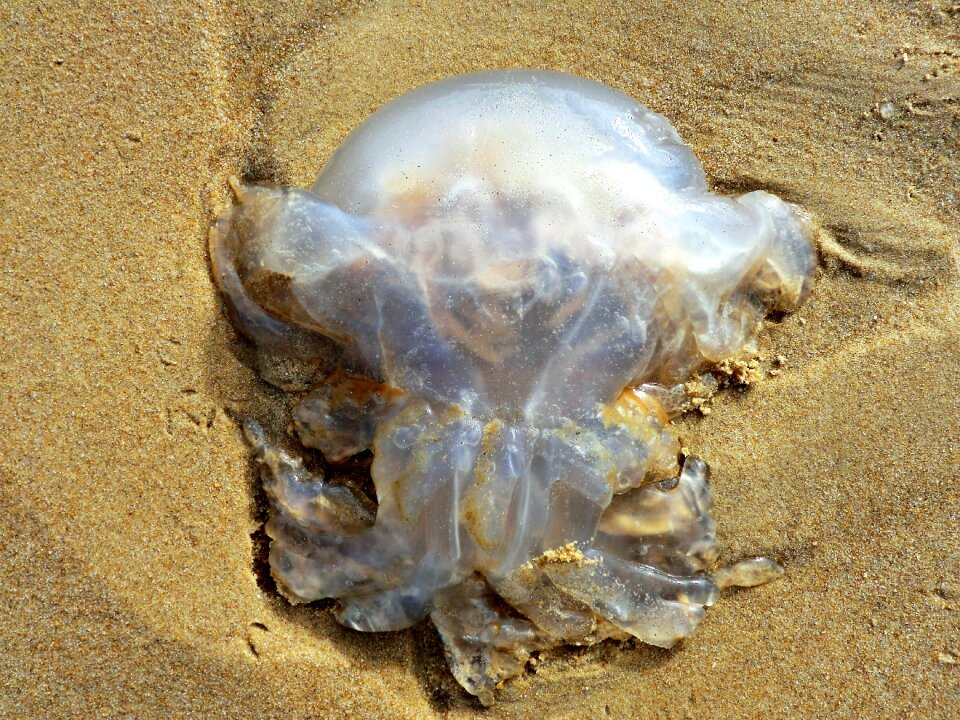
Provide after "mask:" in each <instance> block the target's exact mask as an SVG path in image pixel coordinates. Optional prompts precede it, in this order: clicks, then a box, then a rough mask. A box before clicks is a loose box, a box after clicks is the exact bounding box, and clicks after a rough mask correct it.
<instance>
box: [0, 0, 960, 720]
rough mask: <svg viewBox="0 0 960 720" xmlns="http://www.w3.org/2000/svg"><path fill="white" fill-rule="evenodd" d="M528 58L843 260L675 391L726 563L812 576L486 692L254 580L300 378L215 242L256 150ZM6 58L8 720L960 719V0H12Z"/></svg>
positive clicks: (272, 161) (3, 322)
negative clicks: (757, 194) (785, 210)
mask: <svg viewBox="0 0 960 720" xmlns="http://www.w3.org/2000/svg"><path fill="white" fill-rule="evenodd" d="M509 66H530V67H542V68H550V69H556V70H564V71H568V72H574V73H577V74H581V75H585V76H588V77H592V78H595V79H598V80H601V81H603V82H605V83H607V84H610V85H612V86H613V87H616V88H618V89H620V90H623V91H624V92H627V93H629V94H631V95H633V96H635V97H637V98H638V99H639V100H640V101H641V102H643V103H645V104H647V105H648V106H649V107H651V108H652V109H654V110H656V111H658V112H661V113H664V114H665V115H667V116H668V117H669V118H670V119H671V120H672V121H673V122H674V124H675V125H676V126H677V128H678V130H679V131H680V133H681V135H683V137H684V138H685V139H686V140H687V141H688V142H689V143H690V144H691V146H692V147H693V148H694V150H695V151H696V153H697V154H698V156H699V157H700V158H701V160H702V161H703V163H704V166H705V168H706V171H707V175H708V177H709V178H710V179H711V181H712V182H713V183H714V186H715V187H716V188H717V189H719V190H722V191H724V192H741V191H747V190H753V189H758V188H762V189H767V190H770V191H772V192H775V193H777V194H779V195H780V196H782V197H784V198H785V199H788V200H791V201H793V202H796V203H799V204H800V205H802V206H803V207H805V208H806V209H807V210H808V211H809V212H810V213H811V215H812V216H813V218H814V219H815V221H816V222H817V223H818V225H819V227H820V229H821V230H820V242H821V253H820V260H821V266H820V268H819V270H818V272H817V278H816V285H815V288H814V292H813V295H812V296H811V298H810V300H809V301H808V303H807V305H806V306H805V307H804V308H803V310H802V311H801V312H800V313H798V314H795V315H791V316H787V317H786V318H783V319H781V320H779V321H778V322H771V323H769V327H768V329H767V330H766V332H765V333H764V335H763V336H762V337H761V350H762V353H763V354H764V355H765V356H766V358H767V359H766V360H763V361H761V363H760V372H761V374H762V375H763V376H764V379H763V380H762V381H760V382H758V383H756V384H754V385H752V386H751V387H750V388H749V389H748V390H745V391H738V390H725V391H724V392H722V393H721V394H720V395H719V396H718V397H717V398H715V399H714V401H713V402H712V412H710V413H709V414H708V415H706V416H703V417H701V416H699V415H697V416H689V417H686V418H685V419H684V420H682V421H681V426H682V428H681V429H682V435H683V439H684V444H685V445H686V446H687V447H688V448H690V450H691V451H693V452H696V453H697V454H699V455H701V456H702V457H704V459H706V460H707V461H708V462H709V463H710V464H711V466H712V469H713V476H712V477H713V484H714V488H715V491H716V495H717V506H716V516H717V518H718V520H719V537H720V541H721V544H722V546H723V548H724V560H737V559H739V558H742V557H746V556H749V555H753V554H766V555H769V556H771V557H774V558H776V559H778V560H779V561H780V562H781V563H782V564H783V565H784V566H785V568H786V570H787V574H786V576H785V577H784V578H782V579H780V580H778V581H776V582H774V583H772V584H770V585H767V586H764V587H761V588H757V589H753V590H748V591H742V592H738V593H732V594H729V595H728V596H726V597H724V598H723V599H722V600H721V601H720V602H719V603H718V604H717V605H716V607H714V608H713V609H711V610H710V612H709V613H708V616H707V619H706V620H705V621H704V623H703V625H702V627H701V629H700V631H699V632H698V633H697V635H695V636H694V637H693V638H691V639H690V640H688V641H686V642H684V643H683V644H682V645H681V646H679V647H677V648H675V649H674V650H671V651H664V650H659V649H656V648H651V647H644V646H635V645H632V644H624V645H618V644H616V643H603V644H600V645H598V646H595V647H593V648H590V649H581V650H576V649H570V650H563V651H556V652H552V653H550V654H548V655H547V656H546V657H545V658H543V659H542V661H541V662H540V663H539V665H538V666H537V667H536V668H535V671H531V672H530V673H528V674H527V675H526V676H524V677H521V678H519V679H517V680H516V681H513V682H510V683H508V684H507V685H506V687H505V688H504V689H503V690H502V691H501V692H500V695H499V703H498V704H497V705H496V706H495V707H494V708H493V709H492V710H490V711H486V712H484V711H482V710H481V709H480V707H479V705H478V704H477V703H476V701H475V700H473V699H472V698H470V697H469V696H467V695H466V693H464V692H463V691H462V690H461V689H460V688H459V686H457V684H456V683H455V681H454V680H453V678H452V676H450V674H449V672H448V670H447V668H446V665H445V662H444V659H443V656H442V652H441V649H440V645H439V641H438V640H437V638H436V634H435V632H434V630H433V628H432V627H430V626H429V625H428V624H421V625H420V626H417V627H416V628H414V629H412V630H410V631H405V632H399V633H392V634H381V635H362V634H359V633H355V632H352V631H349V630H346V629H343V628H341V627H339V626H338V625H337V624H336V623H335V622H334V620H333V619H332V617H331V615H330V613H329V610H328V609H326V606H323V605H321V606H320V607H316V606H305V607H304V606H301V607H292V606H290V605H289V604H288V603H287V602H286V601H284V600H283V599H281V598H280V597H278V595H277V594H276V592H275V590H274V589H273V588H272V587H271V586H270V583H269V581H267V580H265V579H264V578H263V576H262V573H260V574H259V575H258V570H259V568H258V567H257V566H256V563H255V562H254V559H255V558H256V557H262V547H261V544H262V535H261V534H260V533H259V532H258V530H259V527H260V524H261V522H262V520H263V508H262V507H261V506H260V505H259V503H260V502H262V497H261V496H260V494H259V493H258V492H257V490H256V482H255V477H254V469H253V466H252V464H251V462H250V456H249V452H248V449H247V448H246V446H245V445H244V442H243V439H242V435H241V431H240V429H239V425H238V419H239V418H242V417H245V416H248V415H254V416H257V417H260V418H268V419H269V418H275V420H274V422H276V423H280V422H282V418H283V416H284V413H285V412H286V408H285V406H284V402H285V400H284V398H283V397H282V395H281V394H280V393H278V392H276V391H274V390H271V389H270V388H269V387H268V386H267V385H265V384H264V383H263V382H261V381H260V380H259V379H258V378H257V377H256V375H255V373H254V372H253V369H252V362H251V351H250V348H249V346H247V345H246V344H245V343H243V342H242V341H241V340H240V339H239V338H238V337H237V335H236V333H235V332H234V330H233V328H232V326H231V325H230V323H229V321H228V319H227V317H226V314H225V311H224V306H223V304H222V302H221V300H220V298H219V296H218V294H217V292H216V290H215V288H214V285H213V282H212V280H211V277H210V270H209V262H208V258H207V250H206V241H207V228H208V227H209V224H210V222H211V220H212V219H213V218H214V217H215V215H216V214H217V213H218V212H220V211H222V210H223V208H224V207H225V205H226V203H227V202H228V201H229V189H228V185H227V178H228V177H229V176H230V175H232V174H240V175H243V176H244V177H246V178H248V179H260V180H270V181H276V182H283V183H286V184H293V185H300V186H306V185H309V184H310V183H311V182H312V179H313V178H314V176H315V175H316V174H317V172H318V170H319V168H320V167H321V166H322V164H323V163H324V161H325V160H326V159H327V158H328V157H329V156H330V154H331V152H332V151H333V149H334V148H335V147H336V145H337V144H338V143H339V142H340V140H342V138H343V137H344V136H345V135H346V134H347V133H348V132H349V131H350V130H351V129H352V128H353V127H355V126H356V125H357V124H358V123H359V122H360V121H361V120H362V119H363V118H364V117H366V116H367V115H368V114H369V113H371V112H372V111H374V110H375V109H376V108H378V107H379V106H380V105H382V104H383V103H384V102H386V101H387V100H389V99H390V98H392V97H394V96H396V95H398V94H400V93H402V92H404V91H406V90H409V89H411V88H413V87H416V86H418V85H421V84H423V83H424V82H427V81H430V80H435V79H438V78H441V77H444V76H447V75H450V74H455V73H461V72H465V71H469V70H479V69H486V68H496V67H509ZM0 67H2V70H0V119H2V125H0V127H2V128H3V130H2V133H0V253H2V275H0V302H2V305H0V307H2V314H0V333H2V343H0V388H2V393H3V399H2V409H0V450H2V452H0V483H2V486H0V487H2V490H0V518H2V520H0V548H2V553H0V563H2V565H0V649H2V652H0V716H3V717H11V718H40V717H63V718H73V717H76V718H91V717H131V718H153V717H156V718H169V717H198V718H200V717H203V718H207V717H243V718H261V717H262V718H270V717H276V718H289V719H294V718H433V717H451V718H465V717H474V716H477V715H484V716H486V717H497V718H501V717H502V718H530V717H537V718H594V717H596V718H604V717H633V718H661V717H662V718H684V717H687V718H714V717H753V716H756V717H844V718H874V717H876V718H880V717H897V718H900V717H917V718H956V717H960V665H958V663H960V580H958V570H960V485H958V481H960V419H958V416H960V372H958V371H960V311H958V308H960V282H958V235H960V10H958V6H957V5H956V4H955V3H953V2H947V1H940V0H936V1H933V2H930V1H924V2H894V1H890V2H863V3H861V2H849V3H837V2H826V1H823V2H821V1H818V0H796V1H795V2H750V3H740V2H727V3H724V2H714V1H709V0H707V1H700V0H669V1H667V2H659V3H647V2H644V3H641V2H633V3H618V2H609V1H603V2H601V1H599V0H598V1H596V2H594V1H593V0H583V1H578V2H572V3H545V2H529V3H528V2H508V1H505V0H497V1H496V2H477V3H469V4H466V5H464V4H462V3H459V2H456V1H454V0H444V2H441V3H426V2H421V3H390V2H383V3H336V2H330V3H327V2H315V3H294V2H288V1H287V0H256V1H253V2H241V3H214V2H205V1H200V2H191V3H188V2H183V1H181V0H176V1H173V2H150V3H147V2H140V1H137V2H118V3H107V2H102V3H79V4H77V3H66V2H59V1H57V2H49V3H32V4H29V5H28V4H26V3H19V2H12V3H4V4H3V7H2V8H0ZM777 355H782V356H784V361H783V362H782V363H776V362H775V361H774V360H773V358H775V357H776V356H777ZM768 370H774V371H776V373H775V374H771V373H769V372H768Z"/></svg>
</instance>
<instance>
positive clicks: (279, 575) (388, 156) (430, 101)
mask: <svg viewBox="0 0 960 720" xmlns="http://www.w3.org/2000/svg"><path fill="white" fill-rule="evenodd" d="M236 192H237V197H238V201H239V202H238V204H237V205H236V206H235V207H234V209H233V211H232V212H231V213H230V214H229V215H227V216H225V217H223V218H221V219H220V220H219V221H218V223H217V224H216V225H215V227H214V230H213V232H212V233H211V238H212V239H211V254H212V259H213V265H214V272H215V275H216V278H217V281H218V283H219V285H220V287H221V289H222V290H223V291H224V293H225V295H226V297H227V299H228V301H229V303H230V306H231V308H232V310H233V315H234V318H235V320H236V322H237V324H238V325H239V327H240V328H241V329H242V330H243V331H244V332H245V333H246V334H247V335H248V336H249V337H250V338H251V339H252V340H253V341H254V342H255V343H257V345H258V346H259V347H260V348H261V349H265V350H268V351H269V352H271V353H273V355H275V356H276V355H279V356H281V357H282V356H283V355H284V354H287V355H289V356H290V358H291V359H292V360H297V359H302V357H303V356H304V355H310V354H311V353H313V354H324V353H325V352H327V349H328V348H329V347H330V343H331V342H333V343H334V344H335V345H336V346H338V347H339V350H338V351H337V354H336V355H335V356H334V357H335V358H337V363H339V367H338V371H337V372H334V373H331V374H330V375H329V376H328V377H327V378H326V379H325V380H323V381H321V382H320V383H318V384H316V385H315V386H314V387H313V389H312V390H311V391H310V393H309V394H308V395H307V396H306V397H305V398H303V399H302V400H301V401H300V403H299V405H298V406H297V408H296V410H295V411H294V424H295V427H296V429H297V431H298V433H299V436H300V439H301V440H302V441H303V443H304V445H306V446H308V447H313V448H317V449H319V450H320V451H322V452H323V453H324V454H325V455H326V456H327V458H328V459H331V460H339V459H343V458H345V457H347V456H349V455H352V454H355V453H357V452H360V451H362V450H364V449H372V451H373V456H374V460H373V465H372V471H371V472H372V479H373V482H374V485H375V487H376V493H377V507H376V510H375V512H376V515H375V519H374V516H373V514H372V512H371V509H370V507H369V502H368V501H366V500H365V498H364V497H363V496H362V494H361V493H359V492H358V491H356V490H354V489H352V488H350V487H347V486H337V485H333V484H330V483H329V482H327V481H326V480H324V478H322V477H319V476H311V475H309V474H307V473H306V471H305V470H304V468H303V465H302V463H300V462H299V460H297V459H296V458H295V457H293V456H291V455H289V454H288V453H287V452H285V451H283V450H281V449H279V448H276V447H273V446H271V445H270V444H269V443H267V442H266V440H265V439H264V438H263V436H262V433H260V432H259V430H258V429H257V428H256V426H255V425H250V426H249V427H248V437H249V438H250V440H251V443H252V444H253V446H254V447H255V448H256V451H257V457H258V460H259V462H260V465H261V469H262V476H263V480H264V486H265V488H266V490H267V493H268V495H269V498H270V502H271V505H272V508H273V512H272V515H271V519H270V522H269V523H268V525H267V532H268V533H269V535H270V536H271V538H272V539H273V542H272V544H271V551H270V561H271V565H272V568H273V573H274V576H275V578H276V579H277V582H278V585H279V587H280V589H281V591H282V592H283V593H284V594H285V595H286V596H287V597H289V598H290V599H291V600H293V601H296V602H305V601H310V600H314V599H318V598H326V597H333V598H338V599H339V603H338V609H337V611H336V612H337V617H338V619H339V620H340V621H341V622H343V623H345V624H347V625H349V626H351V627H354V628H357V629H360V630H392V629H397V628H402V627H406V626H409V625H410V624H412V623H414V622H416V621H418V620H419V619H421V618H423V617H425V616H427V615H430V616H431V617H432V618H433V620H434V622H435V623H436V625H437V627H438V628H439V630H440V633H441V636H442V637H443V640H444V643H445V645H446V647H447V650H448V655H449V658H450V663H451V667H452V669H453V671H454V674H455V675H456V676H457V678H458V680H459V681H460V682H461V683H462V684H463V685H464V687H466V688H467V689H468V690H469V691H470V692H472V693H474V694H476V695H478V696H479V697H480V699H481V700H482V701H484V702H492V699H493V695H492V688H493V687H494V686H495V685H496V683H497V682H499V681H500V680H502V679H503V678H505V677H509V676H511V675H514V674H516V673H518V672H520V671H521V670H522V668H523V666H524V664H525V663H526V660H527V658H528V657H529V654H530V652H532V651H535V650H538V649H542V648H545V647H550V646H553V645H557V644H559V643H566V642H572V643H589V642H595V641H597V640H599V639H602V638H604V637H611V636H616V637H625V636H627V635H631V636H635V637H638V638H640V639H641V640H644V641H646V642H650V643H653V644H656V645H660V646H663V647H669V646H670V645H672V644H673V643H674V642H676V641H677V640H678V639H679V638H682V637H685V636H687V635H689V634H690V633H691V632H692V631H693V630H694V629H695V627H696V625H697V623H698V622H699V620H700V618H701V617H702V615H703V608H704V606H707V605H710V604H711V603H712V602H713V601H714V599H715V598H716V595H717V591H718V590H717V584H716V582H715V581H714V580H713V578H712V576H711V575H710V574H709V572H707V571H708V570H709V569H710V567H711V563H712V562H713V561H714V560H715V558H716V546H715V541H714V535H713V527H714V524H713V520H712V518H711V516H710V492H709V488H708V486H707V484H706V466H705V465H704V464H703V463H702V462H700V461H693V462H690V461H688V462H687V464H686V465H685V466H684V468H683V472H682V474H680V475H679V478H678V479H677V477H676V476H677V473H678V467H677V462H676V457H677V450H678V448H677V441H676V438H675V435H674V433H673V431H672V430H671V428H670V427H669V417H668V414H667V411H666V410H665V409H664V407H663V406H662V405H661V400H662V399H663V398H665V397H672V396H671V394H670V392H669V391H666V390H665V388H667V387H668V386H673V385H674V384H676V383H678V382H683V381H684V380H686V379H688V378H689V377H690V376H691V374H692V373H694V372H697V371H700V370H702V369H703V368H704V367H707V366H709V365H710V364H711V363H714V362H718V361H720V360H723V359H725V358H727V357H730V356H732V355H734V354H735V353H737V352H738V351H739V350H740V349H741V348H742V347H743V346H744V345H745V344H746V343H747V342H748V341H749V340H750V339H751V334H752V332H753V330H754V328H755V326H756V324H757V321H758V320H759V319H760V318H761V317H762V316H763V315H765V314H766V313H767V312H770V311H779V312H782V311H789V310H792V309H795V308H796V307H797V306H798V305H799V304H800V303H801V302H802V300H803V299H804V297H805V296H806V294H807V292H808V289H809V284H810V280H811V276H812V272H813V265H814V255H813V248H812V243H811V239H810V233H809V230H808V228H807V224H806V221H805V220H804V217H803V215H802V213H801V212H800V211H799V210H798V209H797V208H796V207H794V206H791V205H788V204H786V203H784V202H782V201H781V200H779V199H778V198H776V197H775V196H773V195H770V194H768V193H765V192H752V193H748V194H746V195H744V196H741V197H739V198H736V199H734V198H726V197H721V196H717V195H714V194H712V193H710V192H708V190H707V187H706V182H705V179H704V175H703V171H702V169H701V167H700V164H699V163H698V162H697V160H696V158H695V157H694V155H693V154H692V153H691V151H690V150H689V149H688V148H687V147H686V146H684V145H683V144H682V142H681V141H680V138H679V137H678V135H677V133H676V132H675V131H674V129H673V128H672V127H671V126H670V124H669V122H667V120H666V119H665V118H663V117H662V116H660V115H657V114H655V113H652V112H650V111H649V110H647V109H646V108H644V107H643V106H641V105H639V104H638V103H637V102H635V101H634V100H632V99H631V98H629V97H627V96H625V95H623V94H621V93H619V92H616V91H615V90H612V89H611V88H608V87H606V86H604V85H601V84H599V83H595V82H592V81H589V80H584V79H580V78H575V77H571V76H567V75H562V74H558V73H548V72H533V71H521V70H515V71H500V72H490V73H480V74H475V75H466V76H462V77H457V78H452V79H450V80H445V81H443V82H439V83H435V84H433V85H428V86H426V87H424V88H421V89H419V90H417V91H415V92H412V93H409V94H408V95H405V96H403V97H401V98H399V99H397V100H395V101H394V102H392V103H390V104H389V105H387V106H386V107H384V108H383V109H382V110H380V111H379V112H377V113H376V114H375V115H373V116H372V117H371V118H369V119H368V120H367V121H366V122H365V123H363V125H361V126H360V127H359V128H358V129H357V130H356V131H355V132H354V133H353V134H352V135H351V136H350V137H349V138H347V140H346V141H345V142H344V143H343V145H342V146H341V147H340V149H339V150H338V151H337V153H336V154H335V155H334V157H333V158H332V159H331V160H330V162H329V163H328V164H327V166H326V167H325V168H324V170H323V172H322V174H321V175H320V178H319V179H318V180H317V182H316V184H315V185H314V187H313V188H312V190H311V191H303V190H287V189H275V188H267V187H256V186H237V187H236ZM666 478H674V480H673V481H672V482H671V481H667V482H665V483H664V482H658V481H663V480H664V479H666ZM773 572H774V571H773V570H771V569H770V568H767V569H766V570H764V569H763V568H762V567H760V566H759V565H755V566H750V567H747V566H744V567H743V568H741V569H740V570H739V571H736V572H732V571H731V572H727V573H726V574H724V575H723V583H724V584H736V583H737V581H738V578H741V579H744V582H747V584H749V582H748V581H751V582H752V581H754V580H757V579H763V577H767V578H769V577H771V576H772V573H773Z"/></svg>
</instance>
